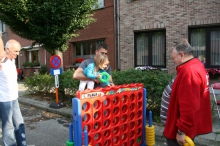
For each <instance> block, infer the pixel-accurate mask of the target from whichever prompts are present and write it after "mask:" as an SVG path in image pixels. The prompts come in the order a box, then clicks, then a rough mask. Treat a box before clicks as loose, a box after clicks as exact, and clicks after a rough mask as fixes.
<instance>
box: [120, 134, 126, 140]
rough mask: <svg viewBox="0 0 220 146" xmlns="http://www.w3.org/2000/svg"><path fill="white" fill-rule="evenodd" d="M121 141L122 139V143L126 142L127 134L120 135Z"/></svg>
mask: <svg viewBox="0 0 220 146" xmlns="http://www.w3.org/2000/svg"><path fill="white" fill-rule="evenodd" d="M121 139H122V140H123V141H125V140H127V134H125V133H124V134H122V135H121Z"/></svg>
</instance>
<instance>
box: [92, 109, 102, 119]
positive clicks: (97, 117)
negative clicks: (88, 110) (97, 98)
mask: <svg viewBox="0 0 220 146" xmlns="http://www.w3.org/2000/svg"><path fill="white" fill-rule="evenodd" d="M93 117H94V119H95V120H98V119H99V118H100V117H101V115H100V112H98V111H96V112H95V113H94V116H93Z"/></svg>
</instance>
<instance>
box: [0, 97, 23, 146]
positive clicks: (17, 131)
mask: <svg viewBox="0 0 220 146" xmlns="http://www.w3.org/2000/svg"><path fill="white" fill-rule="evenodd" d="M0 118H1V119H2V139H3V145H4V146H27V144H26V136H25V128H24V120H23V117H22V115H21V111H20V107H19V104H18V99H16V100H13V101H9V102H0Z"/></svg>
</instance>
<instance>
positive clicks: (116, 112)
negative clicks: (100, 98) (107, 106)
mask: <svg viewBox="0 0 220 146" xmlns="http://www.w3.org/2000/svg"><path fill="white" fill-rule="evenodd" d="M113 114H114V115H118V114H119V108H118V107H115V108H114V109H113Z"/></svg>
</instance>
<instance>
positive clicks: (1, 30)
mask: <svg viewBox="0 0 220 146" xmlns="http://www.w3.org/2000/svg"><path fill="white" fill-rule="evenodd" d="M0 32H5V24H4V23H3V22H2V21H1V20H0Z"/></svg>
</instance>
